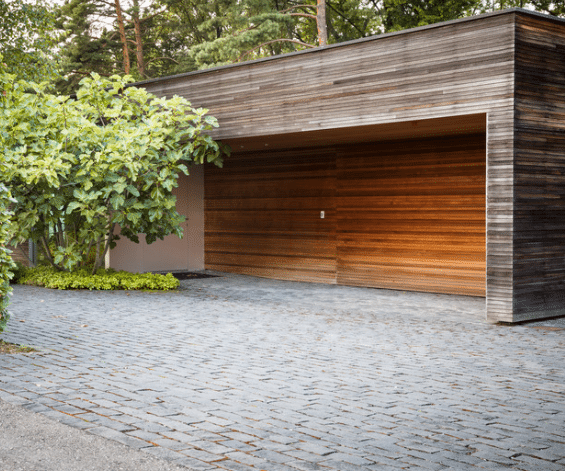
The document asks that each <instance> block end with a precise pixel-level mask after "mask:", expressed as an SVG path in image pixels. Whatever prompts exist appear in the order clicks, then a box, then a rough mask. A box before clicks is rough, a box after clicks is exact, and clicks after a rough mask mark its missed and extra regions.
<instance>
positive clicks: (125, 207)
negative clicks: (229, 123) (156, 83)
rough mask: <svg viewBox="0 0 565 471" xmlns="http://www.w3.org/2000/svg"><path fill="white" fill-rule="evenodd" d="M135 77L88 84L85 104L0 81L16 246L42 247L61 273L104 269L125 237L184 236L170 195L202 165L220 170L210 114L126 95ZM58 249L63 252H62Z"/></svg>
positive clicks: (180, 102) (177, 102) (3, 77)
mask: <svg viewBox="0 0 565 471" xmlns="http://www.w3.org/2000/svg"><path fill="white" fill-rule="evenodd" d="M130 81H131V77H124V78H121V77H117V76H114V77H112V78H111V79H104V78H101V77H100V76H99V75H97V74H93V75H92V77H88V78H85V79H83V81H82V82H81V88H80V89H79V90H78V92H77V95H76V99H71V98H70V97H68V96H55V95H52V94H50V93H48V92H47V91H46V88H45V87H46V85H45V84H42V85H36V84H33V83H29V82H24V81H17V80H16V77H15V76H14V75H11V74H8V73H5V72H2V73H0V89H1V90H3V95H0V145H1V147H2V152H3V155H4V156H5V160H6V163H7V170H6V179H5V181H6V182H7V185H8V187H9V188H10V189H11V191H12V195H13V197H14V198H15V200H16V203H15V204H14V206H13V210H14V213H15V215H14V216H13V217H12V223H13V224H12V231H13V239H12V243H13V244H18V243H22V242H24V241H25V240H27V239H32V240H34V241H35V242H36V243H37V244H38V246H39V247H40V248H41V250H42V251H43V253H44V256H45V257H46V258H47V260H48V261H49V262H50V263H51V265H53V266H54V267H56V268H58V269H59V270H62V271H71V270H74V269H77V268H80V267H82V266H84V265H86V264H87V263H88V257H89V256H90V255H91V253H92V251H93V250H94V251H95V263H94V268H93V270H96V269H98V268H100V267H101V266H102V264H103V262H104V257H105V254H106V253H107V251H108V250H109V249H110V248H113V247H114V246H115V242H116V240H118V239H119V236H118V235H117V234H116V232H117V230H116V229H117V227H118V225H119V226H120V227H121V235H122V236H125V237H127V238H128V239H130V240H132V241H134V242H138V241H139V239H138V234H139V233H141V234H145V239H146V241H147V242H148V243H152V242H154V241H155V240H156V239H163V237H165V236H166V235H168V234H176V235H177V236H179V237H181V236H182V228H181V223H182V222H183V221H184V217H183V216H181V215H179V214H178V212H177V211H176V208H175V202H176V199H175V197H174V196H173V195H172V193H171V191H172V190H173V188H175V187H176V186H177V185H178V183H177V180H178V176H179V174H180V173H181V172H182V173H184V174H188V167H189V166H190V165H194V164H202V163H204V162H205V161H206V162H213V163H215V164H216V165H218V166H221V163H222V159H221V155H222V152H223V151H226V149H224V148H223V147H222V146H221V145H220V144H218V143H216V142H214V141H213V140H212V139H211V138H210V136H209V135H208V132H209V131H210V130H211V129H212V128H213V127H215V126H217V122H216V120H215V119H214V118H213V117H211V116H207V115H206V112H207V110H205V109H202V108H199V109H193V108H192V107H191V106H190V103H189V102H188V101H186V100H185V99H183V98H180V97H178V96H175V97H173V98H171V99H164V98H161V99H159V98H156V97H155V96H154V95H151V94H150V93H148V92H147V91H145V90H144V89H140V88H136V87H132V86H127V84H128V82H130ZM53 247H54V248H53Z"/></svg>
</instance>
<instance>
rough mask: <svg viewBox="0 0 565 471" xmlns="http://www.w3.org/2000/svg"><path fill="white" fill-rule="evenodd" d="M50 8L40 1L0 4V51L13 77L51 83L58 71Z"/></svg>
mask: <svg viewBox="0 0 565 471" xmlns="http://www.w3.org/2000/svg"><path fill="white" fill-rule="evenodd" d="M56 32H57V31H56V29H55V18H54V15H53V10H52V7H51V6H50V5H49V4H48V3H47V2H45V1H43V0H34V1H31V0H2V1H0V50H1V51H2V55H3V57H4V59H3V60H4V62H5V63H6V64H8V66H9V67H10V70H11V71H12V73H14V74H16V75H17V76H18V77H20V78H22V79H25V80H35V81H40V80H45V79H51V78H52V77H53V76H54V75H55V73H56V72H57V70H58V63H57V62H56V61H55V60H54V59H53V54H52V49H53V45H54V44H55V43H56V39H57V38H56Z"/></svg>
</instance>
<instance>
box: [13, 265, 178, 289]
mask: <svg viewBox="0 0 565 471" xmlns="http://www.w3.org/2000/svg"><path fill="white" fill-rule="evenodd" d="M13 282H14V283H19V284H27V285H34V286H44V287H45V288H53V289H90V290H93V289H95V290H161V291H167V290H172V289H177V288H178V286H179V281H178V280H177V279H176V278H175V277H174V276H173V275H172V274H170V273H167V274H166V275H160V274H154V273H129V272H126V271H116V270H113V269H111V268H110V269H108V270H105V269H103V268H101V269H99V270H97V271H96V274H94V275H92V274H90V272H89V271H88V270H87V269H81V270H77V271H74V272H70V273H69V272H62V271H59V270H57V269H55V268H53V267H46V266H43V267H35V268H27V267H24V266H18V268H17V270H16V273H15V276H14V278H13Z"/></svg>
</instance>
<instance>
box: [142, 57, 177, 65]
mask: <svg viewBox="0 0 565 471" xmlns="http://www.w3.org/2000/svg"><path fill="white" fill-rule="evenodd" d="M159 59H167V60H170V61H173V62H174V63H175V64H178V62H177V61H176V60H174V59H173V58H172V57H165V56H163V57H154V58H153V59H149V60H148V61H147V64H149V63H150V62H153V61H156V60H159Z"/></svg>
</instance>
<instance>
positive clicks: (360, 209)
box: [336, 133, 486, 296]
mask: <svg viewBox="0 0 565 471" xmlns="http://www.w3.org/2000/svg"><path fill="white" fill-rule="evenodd" d="M485 145H486V144H485V134H484V133H480V134H473V135H466V136H455V137H442V138H429V139H418V140H412V141H410V140H408V141H406V140H404V141H400V140H399V141H393V142H379V143H373V144H363V145H358V146H355V147H352V146H347V147H343V148H338V150H337V163H336V168H337V194H336V197H337V205H336V206H337V240H338V246H337V257H338V260H337V271H338V273H337V282H338V283H339V284H345V285H355V286H372V287H381V288H393V289H403V290H415V291H429V292H436V293H457V294H471V295H478V296H484V295H485V237H486V233H485V203H486V200H485V177H486V152H485Z"/></svg>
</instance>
